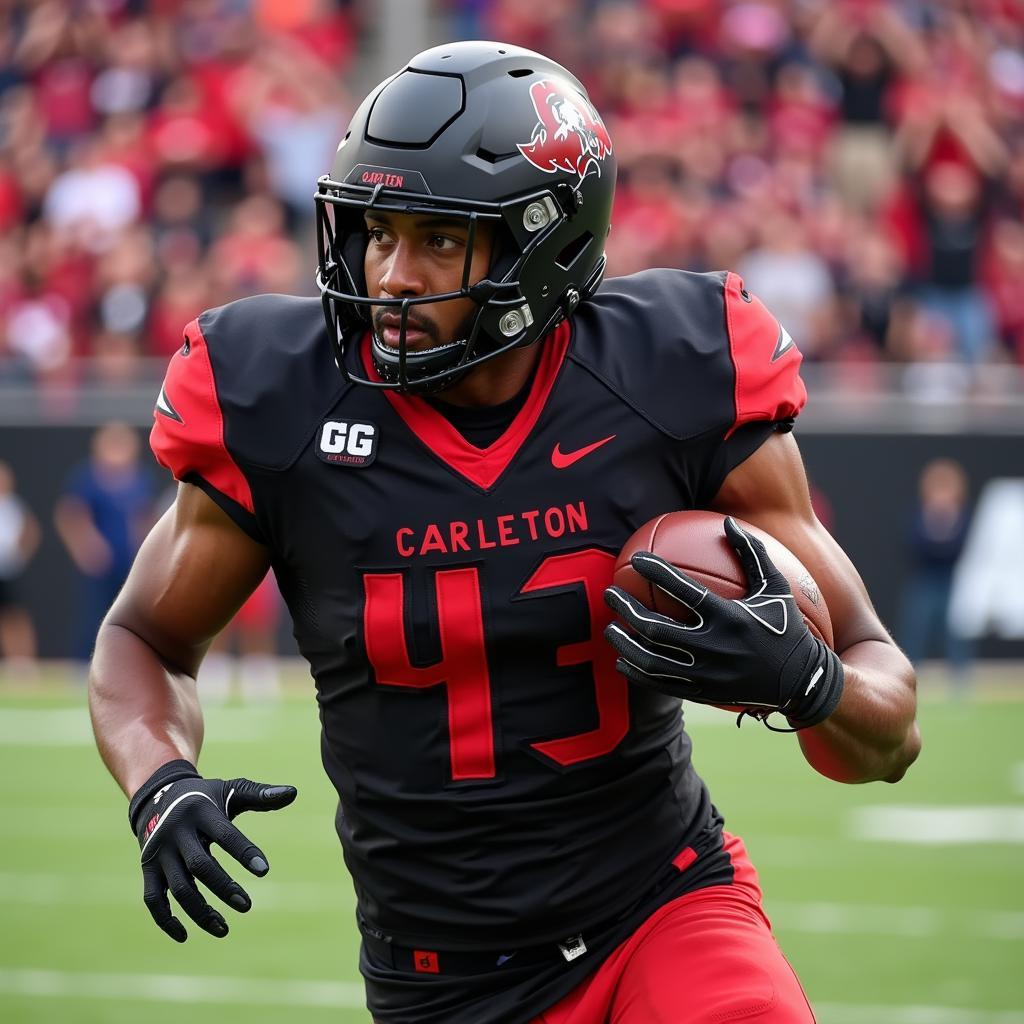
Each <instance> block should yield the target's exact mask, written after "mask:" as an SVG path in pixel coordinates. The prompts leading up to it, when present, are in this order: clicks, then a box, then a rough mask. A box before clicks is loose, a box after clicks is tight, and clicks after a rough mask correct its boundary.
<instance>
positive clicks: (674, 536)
mask: <svg viewBox="0 0 1024 1024" xmlns="http://www.w3.org/2000/svg"><path fill="white" fill-rule="evenodd" d="M733 518H735V517H733ZM736 522H737V524H738V525H739V526H741V527H742V528H743V529H744V530H747V531H749V532H750V533H752V534H753V535H754V536H756V537H759V538H760V539H761V540H762V541H763V542H764V546H765V548H766V549H767V551H768V557H769V558H771V560H772V561H773V562H774V563H775V566H776V568H778V570H779V571H780V572H781V573H782V575H783V576H785V577H786V579H787V580H788V581H789V586H790V589H791V590H792V591H793V595H794V596H795V597H796V603H797V606H798V607H799V609H800V611H801V612H802V613H803V617H804V621H805V622H806V623H807V625H808V626H809V627H810V629H811V632H812V633H814V634H815V635H816V636H817V637H819V638H820V639H822V640H824V641H825V643H826V644H828V646H829V647H832V646H833V644H834V642H835V641H834V637H833V633H832V619H831V617H830V616H829V613H828V608H827V606H826V605H825V599H824V597H822V595H821V591H820V590H819V589H818V585H817V584H816V583H815V582H814V579H813V577H812V576H811V574H810V573H809V572H808V571H807V569H806V568H805V567H804V566H803V564H802V563H801V562H800V560H799V559H798V558H797V557H796V555H794V554H793V552H792V551H790V550H789V548H787V547H786V546H785V545H784V544H782V543H781V542H780V541H777V540H776V539H775V538H774V537H772V536H771V535H770V534H767V533H765V532H764V530H761V529H758V527H756V526H752V525H751V524H750V523H746V522H744V521H743V520H742V519H736ZM636 551H650V552H653V553H654V554H656V555H658V556H659V557H661V558H664V559H665V561H666V562H669V563H671V564H672V565H674V566H676V568H678V569H682V570H683V572H685V573H686V574H687V575H689V576H691V577H693V579H695V580H697V581H698V582H700V583H703V584H704V585H705V586H707V587H709V588H710V589H711V590H713V591H714V592H715V593H716V594H720V595H721V596H722V597H727V598H737V597H743V596H744V595H745V594H746V593H747V591H748V589H749V585H748V583H747V579H746V576H745V575H744V572H743V566H742V565H741V564H740V560H739V558H738V557H737V555H736V552H735V551H733V548H732V545H731V544H730V543H729V539H728V537H726V535H725V516H723V515H720V514H719V513H717V512H704V511H690V512H668V513H666V514H665V515H660V516H657V517H656V518H654V519H652V520H651V521H650V522H649V523H645V524H644V525H643V526H641V527H640V529H639V530H637V531H636V533H634V534H633V536H632V537H630V538H629V540H627V541H626V543H625V546H624V547H623V548H622V551H621V552H620V553H619V557H618V559H617V560H616V562H615V577H614V582H615V584H616V586H619V587H622V589H623V590H625V591H626V592H627V593H630V594H632V595H633V596H634V597H636V598H638V599H639V600H640V601H643V603H644V604H645V605H647V606H648V607H649V608H653V609H655V610H656V611H659V612H661V613H662V614H663V615H669V616H671V617H672V618H674V619H677V620H678V621H680V622H689V621H693V617H692V615H691V613H690V611H689V609H687V608H686V607H685V606H684V605H682V604H680V603H679V602H678V601H673V600H672V598H671V597H669V596H668V594H666V593H665V592H664V591H663V590H661V589H660V588H658V587H654V586H653V585H652V584H651V583H649V582H648V581H647V580H645V579H644V578H643V577H642V576H641V575H640V574H639V573H638V572H637V571H636V570H635V569H634V568H633V567H632V565H630V562H629V560H630V557H631V556H632V555H633V553H634V552H636ZM730 710H732V709H730Z"/></svg>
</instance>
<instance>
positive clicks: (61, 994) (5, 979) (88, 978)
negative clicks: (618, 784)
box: [0, 967, 1024, 1024]
mask: <svg viewBox="0 0 1024 1024" xmlns="http://www.w3.org/2000/svg"><path fill="white" fill-rule="evenodd" d="M0 994H2V995H7V996H22V997H29V998H52V999H107V1000H114V1001H125V1000H127V1001H138V1002H156V1003H188V1004H204V1003H205V1004H211V1003H212V1004H225V1005H242V1006H287V1007H303V1008H307V1009H311V1008H321V1009H329V1010H339V1009H341V1010H356V1009H360V1008H362V1007H363V1006H364V1005H365V999H364V995H363V986H362V984H360V983H359V982H354V981H294V980H281V981H274V980H270V979H267V978H221V977H207V976H203V975H188V974H94V973H90V972H86V971H74V972H72V971H51V970H45V969H41V968H31V967H23V968H3V967H0ZM815 1013H816V1016H817V1018H818V1024H879V1022H884V1024H1024V1013H1021V1012H1019V1011H1017V1010H974V1009H968V1008H961V1007H953V1006H898V1005H897V1006H877V1005H856V1004H851V1003H818V1004H816V1006H815Z"/></svg>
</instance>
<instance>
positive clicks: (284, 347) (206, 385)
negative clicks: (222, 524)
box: [151, 295, 347, 506]
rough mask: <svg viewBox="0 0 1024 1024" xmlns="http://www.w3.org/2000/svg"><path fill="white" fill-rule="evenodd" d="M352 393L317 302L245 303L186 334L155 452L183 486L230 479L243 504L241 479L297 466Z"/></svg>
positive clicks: (165, 397) (206, 316) (161, 403)
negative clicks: (195, 479)
mask: <svg viewBox="0 0 1024 1024" xmlns="http://www.w3.org/2000/svg"><path fill="white" fill-rule="evenodd" d="M346 387H347V385H346V384H345V382H344V381H343V379H342V377H341V375H340V374H339V373H338V370H337V368H336V367H335V365H334V359H333V355H332V352H331V348H330V345H329V344H328V342H327V337H326V329H325V325H324V320H323V312H322V308H321V305H320V302H319V300H318V299H312V298H301V297H295V296H288V295H257V296H253V297H251V298H245V299H239V300H238V301H236V302H232V303H229V304H228V305H226V306H221V307H219V308H217V309H212V310H207V311H206V312H205V313H203V314H202V315H201V316H199V317H198V318H197V319H196V320H193V321H192V323H190V324H189V325H188V326H187V327H186V328H185V337H184V344H183V345H182V347H181V348H180V349H179V350H178V351H177V352H176V353H175V355H174V356H173V357H172V359H171V363H170V366H169V368H168V370H167V376H166V377H165V379H164V385H163V388H162V389H161V391H160V397H159V399H158V401H157V406H156V409H155V410H154V414H153V415H154V420H155V423H154V427H153V432H152V435H151V444H152V446H153V450H154V452H155V454H156V456H157V460H158V461H159V462H160V463H161V464H162V465H164V466H166V467H167V468H168V469H170V470H171V472H172V473H173V474H174V475H175V476H176V477H177V478H178V479H183V478H184V476H185V475H187V474H188V473H198V474H199V475H201V476H203V477H204V479H206V480H207V481H208V482H210V483H214V484H215V485H216V480H217V479H221V480H223V481H225V483H226V484H228V487H227V489H226V493H228V494H229V496H231V497H232V498H234V499H235V500H238V496H237V494H236V493H233V491H237V492H244V487H243V486H242V481H238V480H237V479H236V478H237V476H238V475H239V474H241V475H242V477H243V478H244V476H245V473H246V472H248V471H249V470H250V469H256V470H270V471H276V470H283V469H286V468H287V467H288V466H289V465H291V464H292V462H294V460H295V459H296V458H297V457H298V455H299V453H300V452H301V450H302V448H303V447H304V446H305V444H306V443H307V442H308V440H309V437H310V436H311V435H312V432H313V431H314V430H315V429H316V426H317V424H318V423H319V421H320V419H321V418H322V417H323V415H326V413H327V411H328V410H329V409H330V407H331V406H332V405H333V404H334V403H335V402H336V401H337V399H338V398H339V396H340V395H341V393H342V392H343V391H344V390H345V389H346ZM231 466H233V467H234V469H233V470H232V469H231V468H230V467H231ZM211 470H212V471H213V472H214V476H215V479H210V477H209V475H208V474H209V472H210V471H211ZM221 489H222V490H224V489H225V488H221ZM240 503H241V504H242V505H243V506H245V505H247V502H246V501H241V502H240ZM248 504H251V498H250V499H249V501H248Z"/></svg>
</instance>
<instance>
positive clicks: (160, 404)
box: [149, 320, 259, 539]
mask: <svg viewBox="0 0 1024 1024" xmlns="http://www.w3.org/2000/svg"><path fill="white" fill-rule="evenodd" d="M149 443H150V447H151V448H152V449H153V454H154V455H155V456H156V460H157V462H159V463H160V465H161V466H164V467H165V468H167V469H169V470H170V471H171V473H172V474H173V475H174V478H175V479H176V480H187V481H189V482H190V483H196V484H198V485H199V486H200V487H202V489H203V490H204V491H205V492H206V493H207V494H209V496H210V497H211V498H213V500H214V501H216V502H217V504H219V505H220V506H221V507H222V508H223V509H224V510H225V511H226V512H227V513H228V514H229V515H230V516H231V517H232V518H233V519H234V520H235V521H236V522H238V523H239V525H240V526H242V528H243V529H245V530H246V532H247V533H249V534H250V535H253V536H255V537H257V539H259V530H258V527H257V526H256V517H255V514H254V512H255V509H254V506H253V499H252V490H251V489H250V487H249V482H248V480H246V478H245V475H244V474H243V472H242V470H241V469H240V468H239V466H238V463H237V462H236V461H235V459H234V458H233V457H232V455H231V452H230V451H229V450H228V447H227V444H226V443H225V441H224V414H223V412H222V409H221V404H220V401H219V400H218V397H217V385H216V380H215V378H214V374H213V367H212V365H211V362H210V353H209V350H208V348H207V344H206V339H205V338H204V337H203V332H202V329H201V328H200V326H199V321H198V320H193V321H192V322H191V323H190V324H189V325H188V326H187V327H186V328H185V342H184V344H183V345H182V347H181V348H179V349H178V351H177V352H176V353H175V354H174V356H173V357H172V358H171V363H170V366H169V367H168V369H167V375H166V376H165V377H164V383H163V386H162V387H161V388H160V394H159V396H158V397H157V401H156V408H155V409H154V410H153V429H152V431H151V432H150V435H149Z"/></svg>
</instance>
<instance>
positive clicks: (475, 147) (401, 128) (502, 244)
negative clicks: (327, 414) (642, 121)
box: [316, 42, 615, 393]
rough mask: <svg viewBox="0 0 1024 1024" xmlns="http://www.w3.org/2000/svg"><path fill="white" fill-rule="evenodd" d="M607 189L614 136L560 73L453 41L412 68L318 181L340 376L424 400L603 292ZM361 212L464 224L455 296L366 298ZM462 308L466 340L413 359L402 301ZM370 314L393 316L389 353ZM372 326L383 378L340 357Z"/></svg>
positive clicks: (366, 109) (357, 124)
mask: <svg viewBox="0 0 1024 1024" xmlns="http://www.w3.org/2000/svg"><path fill="white" fill-rule="evenodd" d="M614 191H615V160H614V156H613V154H612V144H611V140H610V138H609V137H608V132H607V130H606V129H605V126H604V123H603V122H602V121H601V118H600V116H599V115H598V113H597V111H595V110H594V108H593V106H591V104H590V100H589V99H588V97H587V94H586V91H585V90H584V88H583V86H582V85H581V84H580V83H579V81H577V79H576V78H575V77H573V76H572V75H571V74H570V73H569V72H568V71H566V70H565V68H563V67H561V65H559V64H556V63H555V62H554V61H552V60H549V59H548V58H547V57H542V56H541V55H540V54H538V53H533V52H532V51H530V50H524V49H522V48H521V47H517V46H510V45H506V44H504V43H493V42H461V43H451V44H449V45H447V46H438V47H434V48H433V49H431V50H426V51H424V52H423V53H421V54H419V55H418V56H417V57H414V58H413V59H412V60H411V61H410V62H409V64H408V65H407V66H406V67H404V68H403V69H402V70H401V71H399V72H398V73H397V74H395V75H392V76H391V77H390V78H388V79H386V80H385V81H384V82H382V83H381V84H380V85H378V86H377V88H375V89H374V90H373V91H372V92H371V93H370V95H369V96H367V98H366V99H365V100H364V101H363V103H362V105H361V106H360V107H359V109H358V110H357V111H356V113H355V116H354V117H353V118H352V121H351V124H350V125H349V128H348V131H347V132H346V134H345V137H344V139H342V141H341V144H340V145H339V146H338V155H337V157H336V158H335V161H334V166H333V168H332V170H331V173H330V175H325V176H324V177H322V178H320V180H319V183H318V189H317V195H316V208H317V237H318V245H319V267H318V271H317V285H318V287H319V289H320V294H321V297H322V299H323V306H324V316H325V317H326V319H327V328H328V333H329V335H330V338H331V342H332V344H333V345H334V349H335V359H336V361H337V363H338V366H339V368H340V369H341V371H342V373H343V374H345V375H346V376H347V377H348V378H349V379H350V380H353V381H355V382H357V383H360V384H366V385H370V386H374V387H384V388H392V389H397V390H400V391H407V392H417V393H427V392H432V391H437V390H440V389H442V388H444V387H447V386H449V385H450V384H453V383H454V382H455V381H456V380H458V379H459V378H460V377H461V376H462V375H463V374H464V373H465V372H466V371H467V370H469V369H471V368H472V367H474V366H478V365H479V364H480V363H482V362H484V361H485V360H488V359H493V358H494V357H495V356H498V355H500V354H501V353H503V352H507V351H509V350H510V349H512V348H516V347H519V346H523V345H529V344H532V343H533V342H534V341H536V340H537V339H538V338H541V337H543V336H544V335H545V334H546V333H547V332H548V331H550V330H551V328H552V327H554V326H555V324H557V323H558V322H559V321H560V320H562V319H563V318H564V317H566V316H568V315H569V314H570V313H571V312H572V311H573V309H575V307H576V306H577V305H578V304H579V303H580V302H581V301H583V300H584V299H585V298H586V297H587V296H588V295H590V294H591V293H592V292H593V291H594V290H595V289H596V288H597V286H598V284H599V283H600V281H601V277H602V275H603V273H604V266H605V255H604V245H605V238H606V236H607V234H608V226H609V220H610V217H611V206H612V197H613V194H614ZM370 209H373V210H379V211H387V212H393V213H406V214H421V215H422V214H426V215H437V216H444V217H454V218H458V219H464V220H465V222H466V225H467V233H468V245H467V247H466V257H465V263H464V266H463V273H462V281H461V284H460V286H459V288H458V290H455V291H450V292H445V293H443V294H430V295H418V296H414V297H387V298H371V297H370V296H369V295H368V294H367V286H366V281H365V278H364V274H363V261H364V257H365V253H366V245H367V240H368V236H367V230H366V225H365V223H364V220H363V216H364V213H365V212H366V211H367V210H370ZM483 222H490V223H491V224H492V225H493V226H494V245H493V248H492V257H491V263H490V267H489V270H488V273H487V275H486V277H485V278H484V279H483V280H481V281H476V282H472V283H471V282H470V280H469V274H470V263H471V259H472V254H473V244H474V240H475V238H476V232H477V229H478V225H480V224H481V223H483ZM466 298H469V299H472V300H473V302H474V303H475V304H476V306H477V309H476V312H475V315H474V316H473V317H472V319H471V321H470V326H469V328H468V330H467V332H466V336H465V337H463V338H456V339H446V340H445V341H443V343H441V344H439V345H436V346H434V347H432V348H429V349H426V350H421V351H412V350H410V349H409V348H408V346H407V344H406V324H407V322H408V316H409V309H410V307H411V306H414V305H419V304H425V303H437V302H445V301H453V300H457V299H466ZM373 306H378V307H379V306H391V307H394V308H395V309H396V310H397V311H399V315H400V318H401V321H400V322H401V330H400V339H399V342H398V344H397V345H396V346H392V345H388V344H385V343H384V341H383V340H382V339H381V338H379V337H377V332H376V331H374V330H373V325H372V318H371V307H373ZM367 330H370V331H371V339H372V345H371V347H372V352H373V359H374V364H375V366H376V369H377V371H378V374H379V376H380V378H381V379H380V380H379V381H378V380H371V379H369V377H368V376H367V375H365V374H363V373H362V371H361V370H359V369H357V368H356V362H357V361H355V360H351V359H349V360H346V358H345V350H346V347H347V346H348V345H350V344H354V343H355V342H356V341H357V340H358V339H359V338H361V337H362V336H363V334H364V333H365V332H366V331H367Z"/></svg>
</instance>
